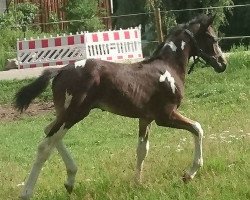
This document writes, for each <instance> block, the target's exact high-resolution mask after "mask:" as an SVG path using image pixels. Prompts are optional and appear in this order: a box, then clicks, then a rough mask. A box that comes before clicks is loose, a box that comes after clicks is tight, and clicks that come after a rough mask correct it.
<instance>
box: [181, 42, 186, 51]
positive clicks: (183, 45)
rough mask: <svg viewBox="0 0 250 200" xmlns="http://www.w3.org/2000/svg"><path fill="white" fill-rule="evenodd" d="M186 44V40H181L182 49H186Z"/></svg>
mask: <svg viewBox="0 0 250 200" xmlns="http://www.w3.org/2000/svg"><path fill="white" fill-rule="evenodd" d="M185 44H186V42H184V41H183V40H182V41H181V49H182V50H184V48H185Z"/></svg>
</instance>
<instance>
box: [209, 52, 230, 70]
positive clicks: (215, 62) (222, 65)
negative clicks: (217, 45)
mask: <svg viewBox="0 0 250 200" xmlns="http://www.w3.org/2000/svg"><path fill="white" fill-rule="evenodd" d="M209 63H210V64H211V66H212V67H213V68H214V71H216V72H218V73H221V72H224V71H225V70H226V68H227V61H226V59H225V58H224V57H223V56H219V57H217V58H216V57H215V56H212V57H210V61H209Z"/></svg>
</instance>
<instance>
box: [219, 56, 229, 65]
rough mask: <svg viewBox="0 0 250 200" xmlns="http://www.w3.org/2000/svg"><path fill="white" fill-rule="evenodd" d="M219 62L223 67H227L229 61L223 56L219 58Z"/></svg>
mask: <svg viewBox="0 0 250 200" xmlns="http://www.w3.org/2000/svg"><path fill="white" fill-rule="evenodd" d="M218 61H219V63H221V64H222V65H223V66H226V65H227V60H226V59H225V58H224V57H223V56H220V57H219V58H218Z"/></svg>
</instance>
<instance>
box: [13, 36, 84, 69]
mask: <svg viewBox="0 0 250 200" xmlns="http://www.w3.org/2000/svg"><path fill="white" fill-rule="evenodd" d="M85 55H86V53H85V45H84V33H81V34H77V35H67V36H65V35H64V36H57V37H51V38H43V39H39V38H37V39H32V38H31V39H30V40H22V41H17V58H18V62H19V68H21V69H22V68H33V67H43V66H44V67H45V66H54V65H65V64H68V63H71V62H75V61H76V60H80V59H84V58H86V56H85Z"/></svg>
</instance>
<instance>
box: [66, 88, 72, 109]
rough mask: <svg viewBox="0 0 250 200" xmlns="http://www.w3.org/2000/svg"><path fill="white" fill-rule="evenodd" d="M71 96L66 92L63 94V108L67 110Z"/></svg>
mask: <svg viewBox="0 0 250 200" xmlns="http://www.w3.org/2000/svg"><path fill="white" fill-rule="evenodd" d="M72 98H73V95H71V94H69V93H68V92H67V91H66V93H65V101H64V108H65V109H67V108H68V107H69V105H70V103H71V100H72Z"/></svg>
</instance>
